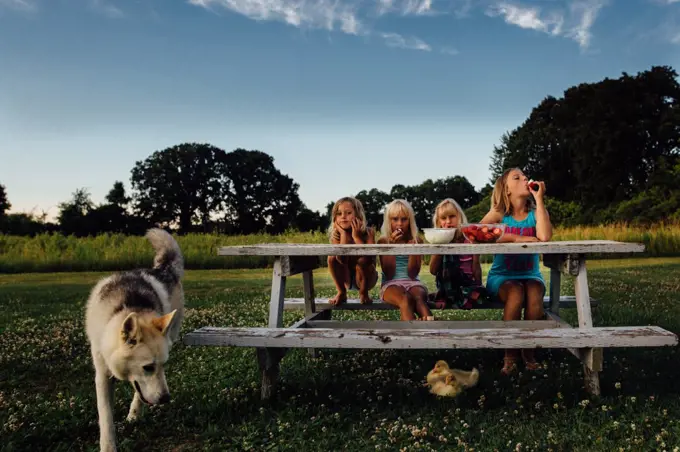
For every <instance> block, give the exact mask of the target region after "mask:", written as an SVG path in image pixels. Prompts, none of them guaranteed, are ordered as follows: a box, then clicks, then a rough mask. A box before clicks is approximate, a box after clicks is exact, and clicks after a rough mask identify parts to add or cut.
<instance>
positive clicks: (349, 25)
mask: <svg viewBox="0 0 680 452" xmlns="http://www.w3.org/2000/svg"><path fill="white" fill-rule="evenodd" d="M188 2H189V3H190V4H192V5H195V6H200V7H202V8H206V9H209V10H212V11H215V8H216V7H221V8H224V9H226V10H228V11H231V12H234V13H237V14H241V15H243V16H245V17H248V18H250V19H253V20H257V21H276V22H283V23H286V24H288V25H291V26H294V27H297V28H311V29H322V30H328V31H340V32H342V33H345V34H348V35H357V36H367V37H370V36H376V37H378V38H380V39H382V40H383V41H384V43H385V44H386V45H388V46H390V47H396V48H402V49H411V50H421V51H426V52H429V51H431V50H432V47H431V46H430V45H429V44H428V43H426V42H425V41H423V40H422V39H420V38H418V37H415V36H409V37H405V36H403V35H401V34H399V33H395V32H384V31H377V30H375V29H374V28H373V26H372V24H371V23H370V22H369V21H368V17H369V16H370V15H369V14H367V11H371V12H373V13H374V15H375V14H376V13H377V15H378V16H379V15H381V14H386V13H388V12H393V13H398V14H402V15H413V16H421V15H426V14H429V12H430V11H431V8H432V0H378V1H377V2H375V1H370V2H369V1H367V0H363V1H362V0H354V1H352V0H349V1H345V2H342V1H339V0H188Z"/></svg>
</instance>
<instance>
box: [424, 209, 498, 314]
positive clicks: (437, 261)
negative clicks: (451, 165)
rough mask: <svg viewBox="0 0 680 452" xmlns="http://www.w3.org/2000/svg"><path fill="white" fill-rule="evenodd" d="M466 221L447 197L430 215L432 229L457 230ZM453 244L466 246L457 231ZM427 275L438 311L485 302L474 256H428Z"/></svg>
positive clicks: (479, 273)
mask: <svg viewBox="0 0 680 452" xmlns="http://www.w3.org/2000/svg"><path fill="white" fill-rule="evenodd" d="M467 222H468V220H467V216H466V215H465V212H464V211H463V209H462V208H461V207H460V205H459V204H458V203H457V202H456V201H455V200H454V199H451V198H447V199H445V200H443V201H442V202H440V203H439V204H438V205H437V207H436V208H435V209H434V215H433V216H432V225H433V226H434V227H435V228H459V227H460V226H461V225H462V224H465V223H467ZM453 242H459V243H460V242H464V243H470V241H469V240H468V239H467V237H464V236H463V234H462V233H461V232H460V230H458V231H456V235H455V236H454V238H453V240H452V243H453ZM430 273H432V274H433V275H434V277H435V282H436V284H437V293H436V294H435V297H434V299H435V305H436V307H438V308H439V309H444V308H446V307H452V306H456V307H458V308H460V309H472V308H473V307H474V306H475V305H480V304H482V303H483V302H484V301H485V299H486V297H485V295H486V290H485V288H484V286H483V285H482V266H481V264H480V262H479V255H478V254H464V255H459V254H447V255H436V254H435V255H432V256H431V257H430Z"/></svg>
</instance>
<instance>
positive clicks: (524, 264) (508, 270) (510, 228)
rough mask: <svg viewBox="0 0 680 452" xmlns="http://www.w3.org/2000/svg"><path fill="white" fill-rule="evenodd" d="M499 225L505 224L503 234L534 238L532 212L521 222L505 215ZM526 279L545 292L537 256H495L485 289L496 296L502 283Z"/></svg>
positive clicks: (534, 222) (534, 224)
mask: <svg viewBox="0 0 680 452" xmlns="http://www.w3.org/2000/svg"><path fill="white" fill-rule="evenodd" d="M501 223H504V224H505V234H514V235H518V236H521V237H536V214H535V213H534V211H533V210H530V211H529V214H528V215H527V217H526V218H525V219H524V220H521V221H518V220H515V219H514V218H513V217H512V215H505V216H503V219H502V220H501ZM527 279H531V280H534V281H537V282H539V283H540V284H541V285H542V286H543V292H545V280H544V279H543V275H541V271H540V260H539V257H538V254H496V255H495V256H494V258H493V264H491V269H490V270H489V274H488V275H487V278H486V288H487V290H488V291H489V292H490V293H491V294H493V295H496V296H497V295H498V289H499V288H500V287H501V285H502V284H503V283H504V282H506V281H515V280H527ZM541 298H543V294H541Z"/></svg>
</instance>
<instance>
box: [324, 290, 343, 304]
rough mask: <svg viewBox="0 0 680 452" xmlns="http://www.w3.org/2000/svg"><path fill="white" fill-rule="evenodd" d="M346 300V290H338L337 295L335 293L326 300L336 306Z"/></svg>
mask: <svg viewBox="0 0 680 452" xmlns="http://www.w3.org/2000/svg"><path fill="white" fill-rule="evenodd" d="M346 301H347V292H338V293H337V295H335V296H334V297H333V298H331V299H330V300H328V302H329V303H330V304H331V305H333V306H337V305H339V304H342V303H344V302H346Z"/></svg>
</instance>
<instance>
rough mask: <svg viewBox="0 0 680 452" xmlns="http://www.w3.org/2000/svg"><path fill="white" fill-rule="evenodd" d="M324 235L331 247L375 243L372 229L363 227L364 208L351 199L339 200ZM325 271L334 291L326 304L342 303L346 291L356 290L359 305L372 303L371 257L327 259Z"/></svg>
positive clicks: (375, 276)
mask: <svg viewBox="0 0 680 452" xmlns="http://www.w3.org/2000/svg"><path fill="white" fill-rule="evenodd" d="M328 235H329V236H330V243H333V244H341V245H345V244H364V243H375V229H373V228H371V227H368V226H367V225H366V214H365V212H364V206H363V205H362V204H361V201H359V200H358V199H356V198H353V197H351V196H346V197H344V198H340V199H338V200H337V201H336V202H335V204H334V205H333V209H332V210H331V224H330V226H329V227H328ZM328 271H329V272H330V274H331V277H332V278H333V282H334V283H335V287H336V289H337V294H336V295H335V296H334V297H333V298H331V299H330V300H329V303H330V304H332V305H339V304H341V303H344V302H346V301H347V290H348V289H352V290H358V291H359V300H360V301H361V303H362V304H369V303H372V302H373V300H372V299H371V297H370V296H369V294H368V291H369V290H371V289H372V288H373V287H375V285H376V283H377V282H378V272H377V270H376V268H375V257H374V256H328Z"/></svg>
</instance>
